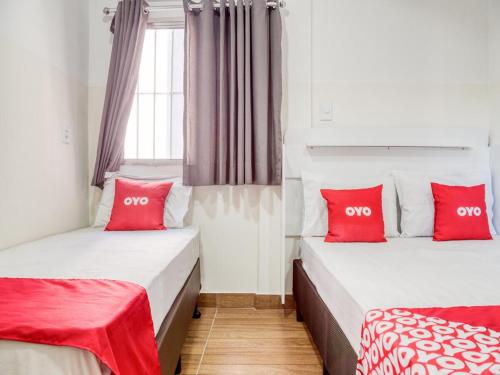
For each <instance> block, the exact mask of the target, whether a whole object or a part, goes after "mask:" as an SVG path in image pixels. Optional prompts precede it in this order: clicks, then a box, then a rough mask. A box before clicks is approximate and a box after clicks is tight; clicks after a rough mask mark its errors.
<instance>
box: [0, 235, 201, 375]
mask: <svg viewBox="0 0 500 375" xmlns="http://www.w3.org/2000/svg"><path fill="white" fill-rule="evenodd" d="M198 258H199V233H198V230H197V229H194V228H184V229H172V230H167V231H144V232H105V231H102V230H100V229H97V228H86V229H82V230H78V231H74V232H69V233H65V234H61V235H56V236H51V237H47V238H45V239H42V240H39V241H34V242H30V243H27V244H23V245H20V246H16V247H13V248H10V249H6V250H2V251H0V296H1V302H0V374H6V375H7V374H16V375H24V374H29V375H37V374H40V375H41V374H51V375H59V374H61V375H62V374H69V373H74V374H81V375H90V374H92V375H95V374H103V375H104V374H117V375H118V374H120V375H129V374H130V375H133V374H152V375H153V374H155V375H156V374H160V373H161V374H170V375H171V374H173V373H174V370H175V369H176V367H177V364H178V360H179V358H180V349H181V347H182V343H183V340H184V338H185V336H186V333H187V327H188V324H189V322H190V320H191V319H192V316H193V311H194V310H195V306H196V301H197V297H198V294H199V290H200V267H199V260H198ZM179 363H180V362H179Z"/></svg>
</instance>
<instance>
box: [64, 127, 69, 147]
mask: <svg viewBox="0 0 500 375" xmlns="http://www.w3.org/2000/svg"><path fill="white" fill-rule="evenodd" d="M62 143H64V144H67V145H69V144H70V143H71V129H70V128H64V129H63V134H62Z"/></svg>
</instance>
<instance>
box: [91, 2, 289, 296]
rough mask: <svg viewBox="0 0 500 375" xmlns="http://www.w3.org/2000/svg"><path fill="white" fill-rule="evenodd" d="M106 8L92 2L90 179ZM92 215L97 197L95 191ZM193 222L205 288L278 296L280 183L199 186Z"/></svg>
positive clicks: (105, 54)
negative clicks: (278, 184)
mask: <svg viewBox="0 0 500 375" xmlns="http://www.w3.org/2000/svg"><path fill="white" fill-rule="evenodd" d="M105 6H110V7H115V6H116V1H114V0H92V1H90V5H89V12H90V20H89V25H90V46H89V48H90V54H89V96H88V101H89V117H88V128H89V156H88V162H89V170H88V173H89V178H90V177H91V176H92V174H93V168H94V162H95V154H96V147H97V139H98V136H99V126H100V118H101V111H102V103H103V100H104V94H105V85H106V79H107V73H108V72H107V70H108V63H109V56H110V53H111V43H112V38H111V34H110V33H109V19H108V18H107V17H103V15H102V9H103V7H105ZM90 193H91V199H90V210H91V216H93V214H94V211H95V207H96V202H98V199H99V192H98V191H97V189H91V192H90ZM193 198H194V199H193V210H192V213H191V215H190V216H191V217H190V219H191V222H192V223H193V225H196V226H198V227H200V229H201V239H202V241H201V243H202V250H201V258H202V285H203V291H205V292H242V293H244V292H248V293H261V294H280V292H281V288H282V283H281V280H282V277H281V274H280V265H281V260H280V259H281V258H280V257H281V245H280V243H281V189H280V187H258V186H243V187H229V186H225V187H197V188H195V189H194V192H193Z"/></svg>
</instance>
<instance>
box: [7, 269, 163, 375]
mask: <svg viewBox="0 0 500 375" xmlns="http://www.w3.org/2000/svg"><path fill="white" fill-rule="evenodd" d="M0 339H4V340H16V341H25V342H31V343H36V344H48V345H62V346H71V347H75V348H79V349H85V350H88V351H90V352H92V353H93V354H94V355H95V356H96V357H97V358H98V359H99V360H101V361H102V362H103V363H104V364H106V365H107V366H108V367H109V368H110V369H111V370H112V371H113V373H114V374H116V375H128V374H130V375H132V374H133V375H137V374H155V375H156V374H159V373H160V365H159V361H158V352H157V347H156V341H155V336H154V329H153V322H152V319H151V310H150V307H149V301H148V296H147V294H146V291H145V290H144V288H142V287H141V286H139V285H135V284H132V283H128V282H122V281H111V280H81V279H78V280H76V279H71V280H54V279H22V278H20V279H17V278H0Z"/></svg>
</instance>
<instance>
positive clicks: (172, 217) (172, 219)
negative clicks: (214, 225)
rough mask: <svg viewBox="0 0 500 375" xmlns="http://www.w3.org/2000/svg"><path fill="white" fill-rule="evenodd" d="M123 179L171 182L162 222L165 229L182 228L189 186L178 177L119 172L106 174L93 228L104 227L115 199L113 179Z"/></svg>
mask: <svg viewBox="0 0 500 375" xmlns="http://www.w3.org/2000/svg"><path fill="white" fill-rule="evenodd" d="M116 178H123V179H126V180H136V181H171V182H173V186H172V188H171V189H170V192H169V193H168V196H167V202H166V204H165V213H164V216H163V221H164V223H165V226H166V227H167V228H183V227H184V217H185V216H186V214H187V212H188V209H189V201H190V199H191V192H192V187H191V186H183V185H182V180H181V178H179V177H175V178H160V177H147V176H134V175H129V174H123V173H120V172H112V173H106V181H105V182H104V189H103V191H102V196H101V201H100V202H99V207H98V208H97V214H96V218H95V221H94V227H103V226H106V225H107V224H108V222H109V219H110V217H111V211H112V209H113V202H114V199H115V179H116Z"/></svg>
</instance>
